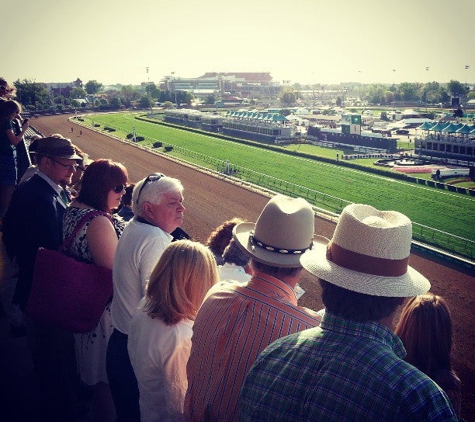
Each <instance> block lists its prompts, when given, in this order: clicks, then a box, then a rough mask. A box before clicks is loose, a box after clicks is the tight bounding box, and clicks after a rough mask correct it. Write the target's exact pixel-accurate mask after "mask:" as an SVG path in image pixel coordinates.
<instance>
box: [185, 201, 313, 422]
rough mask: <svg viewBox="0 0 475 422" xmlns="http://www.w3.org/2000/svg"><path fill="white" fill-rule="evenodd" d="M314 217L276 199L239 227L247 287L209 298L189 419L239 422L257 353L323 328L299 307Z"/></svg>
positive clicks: (199, 331)
mask: <svg viewBox="0 0 475 422" xmlns="http://www.w3.org/2000/svg"><path fill="white" fill-rule="evenodd" d="M314 221H315V220H314V213H313V210H312V207H311V206H310V204H309V203H308V202H307V201H305V200H304V199H302V198H297V199H294V198H289V197H286V196H283V195H277V196H275V197H273V198H272V199H271V200H270V201H269V202H268V203H267V205H266V206H265V207H264V209H263V211H262V213H261V215H260V216H259V218H258V220H257V222H256V223H255V224H254V223H247V222H243V223H240V224H238V225H236V226H235V227H234V229H233V238H234V240H235V242H236V244H237V246H238V247H239V248H240V249H241V250H242V251H243V252H244V253H245V254H246V255H248V256H250V257H251V266H252V268H253V277H252V278H251V280H250V281H249V282H248V283H244V284H243V283H240V282H238V281H231V282H230V281H225V282H221V283H219V284H217V285H216V286H214V287H213V288H212V289H211V290H210V292H209V293H208V296H207V299H206V300H205V301H204V303H203V305H202V307H201V309H200V311H199V312H198V315H197V318H196V321H195V323H194V326H193V338H192V349H191V356H190V359H189V361H188V365H187V375H188V391H187V394H186V398H185V420H187V421H226V422H232V421H235V420H237V416H238V412H237V409H236V402H237V398H238V396H239V390H240V389H241V385H242V383H243V381H244V377H245V375H246V373H247V372H248V371H249V369H250V367H251V365H252V363H253V362H254V360H255V359H256V357H257V355H258V354H259V353H260V352H261V351H262V350H263V349H264V348H265V347H266V346H267V345H268V344H270V343H271V342H273V341H274V340H276V339H278V338H279V337H282V336H285V335H287V334H291V333H295V332H297V331H302V330H305V329H307V328H310V327H315V326H317V325H319V323H320V320H321V318H320V317H319V316H317V314H316V313H315V312H313V311H311V310H309V309H306V308H303V307H300V306H298V305H297V299H296V296H295V293H294V288H295V286H296V284H297V283H298V281H299V279H300V274H301V271H302V267H301V264H300V261H299V258H300V256H302V255H303V254H305V253H306V252H307V251H308V250H309V249H311V248H312V247H313V235H314Z"/></svg>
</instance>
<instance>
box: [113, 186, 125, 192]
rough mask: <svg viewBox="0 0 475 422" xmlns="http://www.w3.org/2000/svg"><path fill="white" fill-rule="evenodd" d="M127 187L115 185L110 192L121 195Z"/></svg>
mask: <svg viewBox="0 0 475 422" xmlns="http://www.w3.org/2000/svg"><path fill="white" fill-rule="evenodd" d="M126 187H127V185H117V186H114V187H113V188H112V190H113V191H114V192H115V193H121V192H123V191H125V188H126Z"/></svg>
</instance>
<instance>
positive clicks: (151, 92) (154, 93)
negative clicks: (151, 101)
mask: <svg viewBox="0 0 475 422" xmlns="http://www.w3.org/2000/svg"><path fill="white" fill-rule="evenodd" d="M145 92H146V94H147V95H148V96H149V97H150V98H155V99H157V98H159V97H160V89H159V88H157V86H156V85H155V84H154V83H153V82H149V83H148V84H147V85H146V86H145Z"/></svg>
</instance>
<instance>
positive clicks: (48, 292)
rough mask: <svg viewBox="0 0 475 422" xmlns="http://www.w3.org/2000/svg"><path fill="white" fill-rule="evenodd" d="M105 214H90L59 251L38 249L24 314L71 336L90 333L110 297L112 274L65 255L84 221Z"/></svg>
mask: <svg viewBox="0 0 475 422" xmlns="http://www.w3.org/2000/svg"><path fill="white" fill-rule="evenodd" d="M97 215H104V216H106V217H108V218H110V216H109V215H108V214H107V213H104V212H101V211H92V212H90V213H88V214H86V215H85V216H84V217H83V218H82V219H81V220H80V221H79V222H78V224H77V225H76V227H75V228H74V230H73V232H72V233H71V235H70V236H69V237H68V238H67V239H66V240H65V241H64V243H63V245H62V246H61V247H60V248H59V250H57V251H55V250H49V249H45V248H39V249H38V252H37V254H36V260H35V266H34V272H33V283H32V286H31V292H30V296H29V299H28V303H27V306H26V313H27V314H28V315H29V316H31V317H32V318H33V319H36V320H38V321H41V322H43V323H46V324H50V325H54V326H58V327H61V328H65V329H67V330H69V331H72V332H74V333H85V332H88V331H91V330H92V329H93V328H94V327H95V326H96V325H97V324H98V322H99V320H100V318H101V315H102V313H103V312H104V309H105V306H106V304H107V302H108V301H109V299H110V297H111V296H112V270H110V269H109V268H105V267H101V266H99V265H95V264H89V263H86V262H80V261H78V260H76V259H75V258H72V257H70V256H68V255H67V252H68V250H69V248H70V246H71V243H72V241H73V239H74V236H76V234H77V233H78V232H79V230H81V228H82V227H83V226H84V224H86V223H87V221H88V220H90V219H92V218H94V217H95V216H97Z"/></svg>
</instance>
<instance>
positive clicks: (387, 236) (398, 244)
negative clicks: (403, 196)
mask: <svg viewBox="0 0 475 422" xmlns="http://www.w3.org/2000/svg"><path fill="white" fill-rule="evenodd" d="M411 238H412V224H411V221H410V220H409V218H407V217H406V216H405V215H404V214H401V213H399V212H396V211H378V210H377V209H376V208H374V207H372V206H370V205H362V204H351V205H348V206H347V207H345V208H344V210H343V212H342V213H341V215H340V218H339V220H338V223H337V226H336V228H335V232H334V234H333V238H332V240H331V241H330V242H329V243H328V244H327V245H319V246H316V247H315V248H314V249H313V250H312V251H310V252H309V253H308V254H305V255H303V256H302V258H301V263H302V266H303V267H304V268H305V269H306V270H307V271H309V272H310V273H312V274H314V275H316V276H317V277H319V278H320V279H323V280H325V281H328V282H329V283H332V284H335V285H337V286H340V287H343V288H344V289H347V290H352V291H354V292H358V293H364V294H367V295H372V296H386V297H411V296H416V295H418V294H422V293H426V292H427V291H428V290H429V289H430V283H429V281H428V280H427V279H426V278H425V277H424V276H423V275H422V274H420V273H419V272H417V271H416V270H414V269H413V268H411V267H410V266H409V265H408V261H409V254H410V250H411Z"/></svg>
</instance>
